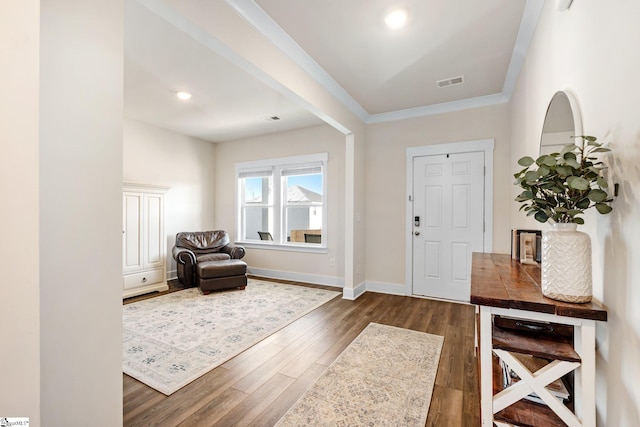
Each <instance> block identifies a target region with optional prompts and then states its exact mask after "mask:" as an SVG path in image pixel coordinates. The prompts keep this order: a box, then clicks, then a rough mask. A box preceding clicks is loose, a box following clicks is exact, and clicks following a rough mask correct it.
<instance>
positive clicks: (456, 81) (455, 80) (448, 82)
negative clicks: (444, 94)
mask: <svg viewBox="0 0 640 427" xmlns="http://www.w3.org/2000/svg"><path fill="white" fill-rule="evenodd" d="M462 83H464V76H458V77H451V78H450V79H444V80H438V81H437V82H436V84H437V85H438V87H447V86H455V85H461V84H462Z"/></svg>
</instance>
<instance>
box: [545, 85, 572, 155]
mask: <svg viewBox="0 0 640 427" xmlns="http://www.w3.org/2000/svg"><path fill="white" fill-rule="evenodd" d="M578 135H582V120H581V119H580V110H579V108H578V101H577V100H576V98H575V96H573V94H572V93H571V92H567V91H560V92H556V93H555V94H554V95H553V97H552V98H551V102H550V103H549V107H548V108H547V114H546V116H545V118H544V124H543V126H542V137H541V138H540V155H543V154H549V153H553V152H558V151H561V150H562V147H564V146H565V145H567V144H572V143H573V142H574V139H573V137H574V136H578Z"/></svg>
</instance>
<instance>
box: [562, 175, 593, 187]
mask: <svg viewBox="0 0 640 427" xmlns="http://www.w3.org/2000/svg"><path fill="white" fill-rule="evenodd" d="M567 184H568V185H569V187H570V188H573V189H574V190H580V191H585V190H588V189H589V181H587V180H586V179H584V178H581V177H579V176H576V177H575V178H574V179H572V180H571V182H569V180H568V179H567Z"/></svg>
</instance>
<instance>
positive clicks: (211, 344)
mask: <svg viewBox="0 0 640 427" xmlns="http://www.w3.org/2000/svg"><path fill="white" fill-rule="evenodd" d="M338 295H340V292H333V291H327V290H324V289H318V288H310V287H304V286H296V285H284V284H280V283H274V282H267V281H264V282H263V281H259V280H254V279H250V280H249V283H248V285H247V288H246V289H245V290H230V291H222V292H213V293H211V294H209V295H202V294H201V293H200V291H199V290H198V289H197V288H192V289H186V290H183V291H179V292H174V293H171V294H167V295H163V296H160V297H157V298H151V299H148V300H144V301H140V302H136V303H133V304H127V305H125V306H124V307H123V343H122V359H123V371H124V373H125V374H127V375H130V376H132V377H134V378H136V379H137V380H139V381H142V382H143V383H145V384H147V385H148V386H150V387H153V388H155V389H156V390H158V391H160V392H162V393H164V394H166V395H169V394H171V393H173V392H175V391H176V390H178V389H180V388H181V387H183V386H185V385H187V384H188V383H190V382H191V381H193V380H195V379H196V378H198V377H200V376H202V375H204V374H205V373H207V372H209V371H210V370H211V369H213V368H215V367H216V366H219V365H221V364H222V363H224V362H226V361H227V360H229V359H231V358H232V357H234V356H236V355H237V354H239V353H241V352H242V351H244V350H246V349H247V348H249V347H251V346H252V345H254V344H256V343H257V342H259V341H261V340H263V339H264V338H266V337H268V336H269V335H271V334H273V333H274V332H276V331H277V330H279V329H281V328H283V327H284V326H286V325H288V324H289V323H291V322H293V321H294V320H296V319H298V318H300V317H302V316H304V315H305V314H307V313H309V312H310V311H312V310H314V309H315V308H317V307H319V306H321V305H322V304H324V303H326V302H328V301H329V300H331V299H333V298H335V297H336V296H338Z"/></svg>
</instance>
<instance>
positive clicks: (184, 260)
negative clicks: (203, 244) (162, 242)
mask: <svg viewBox="0 0 640 427" xmlns="http://www.w3.org/2000/svg"><path fill="white" fill-rule="evenodd" d="M171 253H172V255H173V259H175V260H176V264H177V265H176V267H177V270H178V271H177V273H178V279H179V280H180V282H182V284H183V285H185V286H195V283H196V276H195V275H196V254H195V253H194V252H193V251H192V250H190V249H187V248H179V247H177V246H174V247H173V250H172V252H171Z"/></svg>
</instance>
